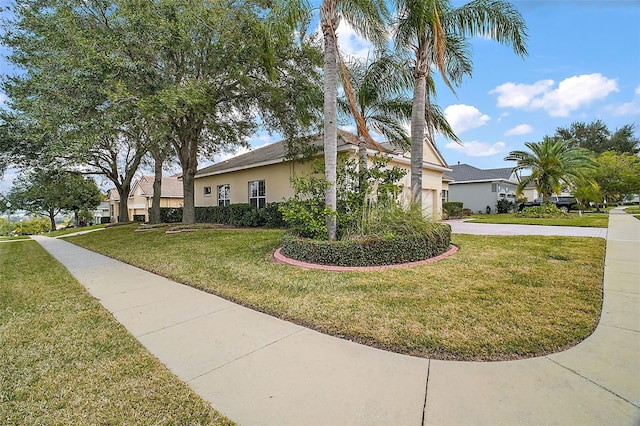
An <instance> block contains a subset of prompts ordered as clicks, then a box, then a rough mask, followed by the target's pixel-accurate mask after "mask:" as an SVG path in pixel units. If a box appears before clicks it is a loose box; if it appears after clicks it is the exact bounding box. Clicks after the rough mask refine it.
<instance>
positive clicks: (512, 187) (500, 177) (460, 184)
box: [448, 164, 518, 213]
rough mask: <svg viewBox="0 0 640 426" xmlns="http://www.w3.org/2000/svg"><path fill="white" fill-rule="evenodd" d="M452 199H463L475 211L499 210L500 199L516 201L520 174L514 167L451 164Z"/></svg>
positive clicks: (464, 205) (450, 193)
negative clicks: (484, 168)
mask: <svg viewBox="0 0 640 426" xmlns="http://www.w3.org/2000/svg"><path fill="white" fill-rule="evenodd" d="M448 175H449V176H451V177H452V178H453V179H454V181H453V182H449V201H459V202H462V203H463V207H464V208H466V209H470V210H471V211H473V212H474V213H475V212H482V213H486V212H488V211H490V212H491V213H495V211H496V203H497V202H498V200H500V199H503V198H504V199H507V200H509V201H513V202H514V203H515V201H516V187H517V186H518V177H517V175H516V173H515V172H514V171H513V168H501V169H488V170H482V169H478V168H476V167H473V166H470V165H468V164H457V165H454V166H451V172H450V173H448Z"/></svg>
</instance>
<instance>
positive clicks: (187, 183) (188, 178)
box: [182, 167, 196, 224]
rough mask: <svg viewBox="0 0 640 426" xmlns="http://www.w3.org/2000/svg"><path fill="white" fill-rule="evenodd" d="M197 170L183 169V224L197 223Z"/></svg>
mask: <svg viewBox="0 0 640 426" xmlns="http://www.w3.org/2000/svg"><path fill="white" fill-rule="evenodd" d="M195 174H196V173H195V168H189V167H187V168H186V169H185V168H184V167H183V168H182V191H183V196H184V203H183V205H182V223H184V224H192V223H196V207H195V199H194V195H195V191H194V176H195Z"/></svg>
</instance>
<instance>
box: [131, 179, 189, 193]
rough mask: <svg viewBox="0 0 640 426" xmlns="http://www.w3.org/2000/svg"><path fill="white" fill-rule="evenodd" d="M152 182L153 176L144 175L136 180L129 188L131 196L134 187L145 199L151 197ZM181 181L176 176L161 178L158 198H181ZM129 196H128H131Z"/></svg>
mask: <svg viewBox="0 0 640 426" xmlns="http://www.w3.org/2000/svg"><path fill="white" fill-rule="evenodd" d="M153 181H154V176H150V175H145V176H142V177H141V178H140V179H138V180H137V181H136V182H135V183H134V184H133V187H132V188H131V193H130V194H131V195H133V191H134V190H135V188H136V186H138V187H140V188H141V189H142V195H145V196H147V197H153ZM182 194H183V192H182V181H180V180H178V178H177V177H176V176H169V177H166V176H163V177H162V186H161V194H160V196H161V197H163V198H182V197H183V195H182ZM131 195H130V196H131Z"/></svg>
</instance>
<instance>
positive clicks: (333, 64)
mask: <svg viewBox="0 0 640 426" xmlns="http://www.w3.org/2000/svg"><path fill="white" fill-rule="evenodd" d="M387 14H388V12H387V8H386V5H385V2H384V0H364V1H354V0H323V1H322V6H321V7H320V28H321V29H322V34H323V38H324V161H325V177H326V180H327V183H328V185H327V190H326V193H325V201H326V205H327V207H329V208H331V209H332V210H333V211H335V210H336V208H337V197H336V171H337V137H338V127H337V124H338V123H337V97H338V82H337V76H338V56H339V52H338V38H337V35H336V29H337V28H338V24H339V23H340V19H345V20H346V21H347V22H349V24H351V26H352V27H353V28H354V29H355V31H356V32H358V33H359V34H360V35H362V36H364V37H366V38H367V39H369V40H371V41H372V42H374V44H376V45H382V44H383V43H384V42H385V35H386V30H385V20H386V18H387ZM326 222H327V230H328V233H329V239H330V240H335V238H336V228H337V226H336V218H335V216H332V215H330V216H328V217H327V221H326Z"/></svg>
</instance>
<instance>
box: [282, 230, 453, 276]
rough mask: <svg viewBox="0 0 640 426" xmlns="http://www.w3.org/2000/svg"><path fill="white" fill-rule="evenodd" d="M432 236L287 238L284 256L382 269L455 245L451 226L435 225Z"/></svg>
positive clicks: (286, 236) (320, 262)
mask: <svg viewBox="0 0 640 426" xmlns="http://www.w3.org/2000/svg"><path fill="white" fill-rule="evenodd" d="M432 225H433V227H432V231H431V232H430V233H429V234H422V235H420V234H416V235H400V236H395V237H393V236H384V237H369V238H366V239H364V240H344V241H325V240H312V239H309V238H301V237H296V236H294V235H290V234H288V235H285V237H284V238H283V241H282V251H281V252H282V254H283V255H285V256H287V257H289V258H291V259H295V260H300V261H303V262H309V263H316V264H320V265H335V266H379V265H394V264H399V263H407V262H416V261H419V260H424V259H429V258H431V257H435V256H438V255H440V254H442V253H444V252H446V251H447V250H449V247H450V245H451V226H449V225H447V224H442V223H434V224H432Z"/></svg>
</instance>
